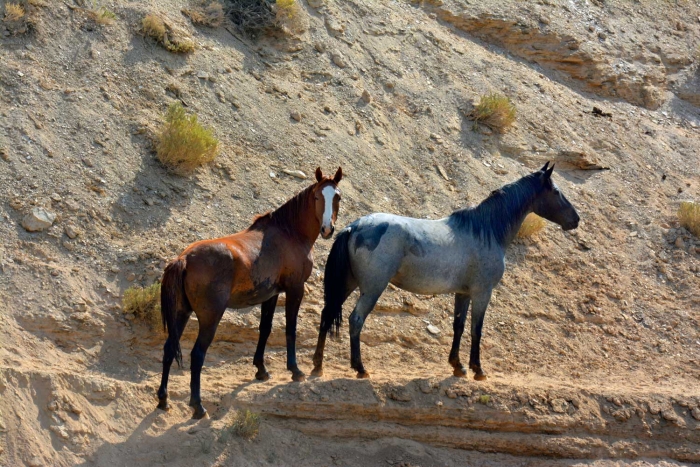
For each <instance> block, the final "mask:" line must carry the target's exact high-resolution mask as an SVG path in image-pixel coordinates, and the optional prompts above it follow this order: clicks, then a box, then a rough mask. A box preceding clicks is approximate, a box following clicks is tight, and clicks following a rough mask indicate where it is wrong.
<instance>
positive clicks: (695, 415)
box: [690, 407, 700, 421]
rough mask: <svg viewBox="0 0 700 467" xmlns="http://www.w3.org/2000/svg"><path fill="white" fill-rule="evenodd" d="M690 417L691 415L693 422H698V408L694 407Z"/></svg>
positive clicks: (699, 417)
mask: <svg viewBox="0 0 700 467" xmlns="http://www.w3.org/2000/svg"><path fill="white" fill-rule="evenodd" d="M690 415H692V416H693V418H694V419H695V420H699V421H700V407H695V408H694V409H693V410H691V411H690Z"/></svg>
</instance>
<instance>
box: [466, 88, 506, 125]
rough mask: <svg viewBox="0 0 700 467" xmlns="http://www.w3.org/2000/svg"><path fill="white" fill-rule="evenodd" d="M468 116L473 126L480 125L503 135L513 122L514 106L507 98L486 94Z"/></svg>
mask: <svg viewBox="0 0 700 467" xmlns="http://www.w3.org/2000/svg"><path fill="white" fill-rule="evenodd" d="M469 116H470V118H472V119H473V120H474V123H475V124H478V123H482V124H484V125H486V126H487V127H489V128H491V129H492V130H494V131H496V132H498V133H503V132H505V131H506V129H508V127H509V126H511V125H512V124H513V123H514V122H515V106H514V105H513V103H512V102H511V100H510V99H509V98H508V97H507V96H504V95H501V94H496V93H493V94H488V95H486V96H482V97H481V99H480V100H479V103H478V104H477V105H476V106H475V107H474V109H473V110H472V112H471V114H470V115H469Z"/></svg>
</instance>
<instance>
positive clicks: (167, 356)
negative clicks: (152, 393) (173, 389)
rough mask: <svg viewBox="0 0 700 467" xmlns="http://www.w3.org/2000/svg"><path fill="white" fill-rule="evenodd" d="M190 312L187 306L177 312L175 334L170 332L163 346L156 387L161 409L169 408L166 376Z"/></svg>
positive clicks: (167, 376) (168, 374) (168, 373)
mask: <svg viewBox="0 0 700 467" xmlns="http://www.w3.org/2000/svg"><path fill="white" fill-rule="evenodd" d="M191 314H192V309H191V308H189V307H188V308H187V309H186V310H182V311H180V312H179V313H178V316H177V336H175V335H174V334H173V333H170V334H169V335H168V339H167V340H166V341H165V345H164V346H163V375H162V376H161V379H160V388H159V389H158V408H159V409H161V410H168V409H169V408H170V406H169V405H168V378H169V376H170V367H171V365H172V364H173V360H175V354H176V352H177V348H178V346H179V341H180V336H182V332H183V331H184V330H185V326H187V322H188V321H189V319H190V315H191Z"/></svg>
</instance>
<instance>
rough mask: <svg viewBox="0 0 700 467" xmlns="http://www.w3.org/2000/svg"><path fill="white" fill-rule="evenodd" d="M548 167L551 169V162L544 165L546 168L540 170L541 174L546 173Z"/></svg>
mask: <svg viewBox="0 0 700 467" xmlns="http://www.w3.org/2000/svg"><path fill="white" fill-rule="evenodd" d="M548 167H549V161H547V163H546V164H545V165H544V167H542V168H541V169H540V172H546V171H547V168H548Z"/></svg>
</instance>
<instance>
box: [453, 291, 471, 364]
mask: <svg viewBox="0 0 700 467" xmlns="http://www.w3.org/2000/svg"><path fill="white" fill-rule="evenodd" d="M468 310H469V295H466V294H459V293H458V294H455V317H454V323H453V325H452V329H453V330H454V336H453V338H452V350H451V351H450V358H449V360H448V361H449V362H450V365H452V368H454V375H455V376H466V375H467V369H466V368H464V365H462V362H461V361H460V360H459V345H460V342H461V341H462V334H463V333H464V323H465V322H466V320H467V311H468Z"/></svg>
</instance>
